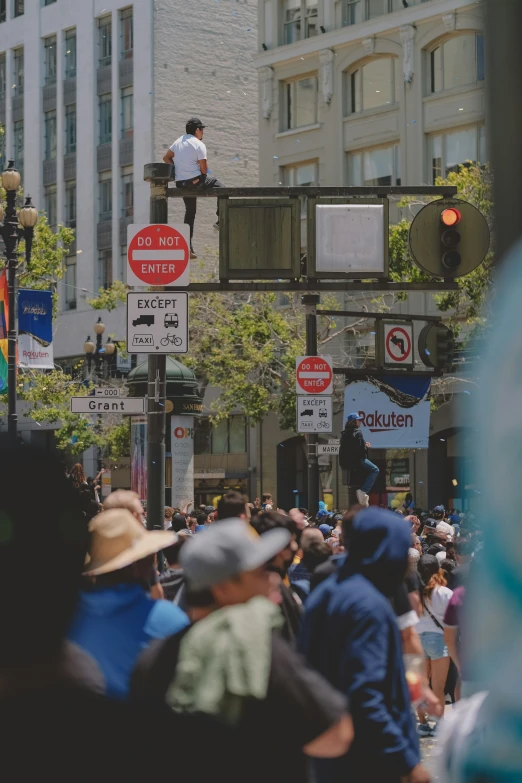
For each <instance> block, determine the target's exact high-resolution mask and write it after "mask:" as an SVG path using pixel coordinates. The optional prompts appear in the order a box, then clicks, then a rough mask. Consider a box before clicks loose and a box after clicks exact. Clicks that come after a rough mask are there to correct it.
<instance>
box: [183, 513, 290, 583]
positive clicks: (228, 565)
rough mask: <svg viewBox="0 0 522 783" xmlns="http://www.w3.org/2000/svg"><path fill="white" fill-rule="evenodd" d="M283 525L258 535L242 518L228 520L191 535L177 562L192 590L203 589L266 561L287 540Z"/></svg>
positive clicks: (288, 535) (287, 542) (281, 547)
mask: <svg viewBox="0 0 522 783" xmlns="http://www.w3.org/2000/svg"><path fill="white" fill-rule="evenodd" d="M291 538H292V535H291V533H290V531H288V530H286V529H285V528H275V529H274V530H268V531H267V532H266V533H264V534H263V535H262V536H258V535H257V533H256V532H255V530H254V529H253V528H251V527H250V526H249V525H248V523H247V522H245V520H244V519H227V520H225V521H224V522H218V523H217V524H214V525H211V526H210V527H209V528H208V530H207V531H206V532H205V535H203V536H194V538H193V539H191V541H189V542H188V543H187V545H186V546H184V547H183V549H182V550H181V552H180V564H181V566H182V567H183V569H184V571H185V576H186V577H187V582H188V585H189V587H190V589H191V590H205V589H207V588H209V587H212V586H213V585H217V584H219V583H220V582H225V581H226V580H227V579H231V578H232V577H233V576H237V575H238V574H241V573H244V572H245V571H253V570H254V569H255V568H259V566H262V565H263V563H268V561H269V560H271V559H272V558H273V557H275V555H277V553H278V552H281V550H282V549H284V548H285V547H286V546H287V545H288V544H289V542H290V539H291Z"/></svg>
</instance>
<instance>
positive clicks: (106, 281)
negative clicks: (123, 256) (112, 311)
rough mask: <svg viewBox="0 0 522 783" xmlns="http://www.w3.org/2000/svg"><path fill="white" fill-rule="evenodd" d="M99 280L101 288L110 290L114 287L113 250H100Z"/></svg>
mask: <svg viewBox="0 0 522 783" xmlns="http://www.w3.org/2000/svg"><path fill="white" fill-rule="evenodd" d="M98 278H99V283H100V288H104V289H107V288H110V287H111V285H112V248H107V249H106V250H98Z"/></svg>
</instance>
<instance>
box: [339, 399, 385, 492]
mask: <svg viewBox="0 0 522 783" xmlns="http://www.w3.org/2000/svg"><path fill="white" fill-rule="evenodd" d="M362 418H363V417H362V416H359V414H358V413H349V414H348V418H347V419H346V424H345V427H344V430H343V431H342V433H341V445H340V447H339V465H340V466H341V468H342V470H349V471H350V473H351V481H356V483H357V486H359V489H358V490H357V502H358V503H359V504H360V505H361V506H363V507H364V506H368V505H369V502H370V498H369V493H370V492H371V491H372V489H373V485H374V484H375V482H376V481H377V477H378V475H379V468H378V467H377V465H374V464H373V462H370V460H369V459H368V449H369V448H370V444H369V443H367V442H365V440H364V437H363V434H362V432H361V430H360V422H361V420H362Z"/></svg>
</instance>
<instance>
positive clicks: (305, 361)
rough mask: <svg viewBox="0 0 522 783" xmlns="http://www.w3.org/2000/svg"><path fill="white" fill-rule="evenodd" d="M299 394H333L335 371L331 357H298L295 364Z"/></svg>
mask: <svg viewBox="0 0 522 783" xmlns="http://www.w3.org/2000/svg"><path fill="white" fill-rule="evenodd" d="M295 385H296V391H297V394H331V393H332V389H333V370H332V357H331V356H298V357H297V359H296V362H295Z"/></svg>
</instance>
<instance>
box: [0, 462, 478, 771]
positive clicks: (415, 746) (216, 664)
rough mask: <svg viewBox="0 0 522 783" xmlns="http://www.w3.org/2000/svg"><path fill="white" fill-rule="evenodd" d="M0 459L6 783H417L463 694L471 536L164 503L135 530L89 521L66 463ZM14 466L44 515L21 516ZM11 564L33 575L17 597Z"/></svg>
mask: <svg viewBox="0 0 522 783" xmlns="http://www.w3.org/2000/svg"><path fill="white" fill-rule="evenodd" d="M0 461H1V463H2V464H1V470H2V473H1V475H2V477H3V480H4V485H3V491H2V493H1V496H0V578H1V579H3V580H4V585H3V588H4V589H3V590H2V591H0V595H1V598H0V600H1V601H2V605H3V609H4V613H3V616H4V637H5V640H6V642H5V644H3V645H2V648H1V649H0V694H1V695H0V710H1V711H3V713H4V715H3V717H4V719H6V720H4V721H3V725H4V726H5V731H4V748H5V749H6V750H5V753H6V759H7V763H12V764H13V765H14V767H15V768H16V765H17V764H20V759H21V758H22V756H23V764H24V766H25V769H24V774H23V775H22V776H21V777H20V776H19V777H18V778H16V776H15V777H14V778H13V779H25V776H27V778H29V777H32V776H33V774H32V773H31V771H32V770H34V772H35V774H36V773H37V774H40V775H43V774H45V773H46V772H49V774H52V775H53V778H54V779H56V780H61V779H64V780H65V779H66V778H67V779H68V780H69V779H74V780H83V779H84V777H85V779H87V777H90V775H91V774H92V772H93V769H94V770H96V774H97V775H98V777H101V778H102V779H105V777H107V778H109V777H112V776H114V775H117V778H116V779H120V778H121V779H123V778H124V777H127V778H128V779H130V780H138V779H140V777H141V776H142V774H143V771H144V770H147V769H149V772H150V771H151V768H152V767H154V766H155V765H156V766H157V765H158V764H159V765H160V766H163V768H164V769H168V768H170V766H173V767H174V773H175V775H177V776H178V779H179V780H182V781H190V780H204V779H208V777H209V775H214V776H215V774H216V771H219V772H220V774H226V776H227V779H228V780H232V781H233V780H236V779H237V780H238V781H239V780H245V779H248V780H249V781H257V780H259V781H266V780H269V779H271V780H276V781H279V780H280V781H285V783H291V782H292V781H295V782H296V783H298V781H300V782H302V783H305V782H306V781H308V780H314V781H317V783H334V782H336V781H343V782H344V781H350V783H352V782H353V783H357V782H358V781H361V783H362V781H380V782H382V783H399V781H401V782H402V783H428V782H429V780H430V775H429V773H428V772H427V770H426V769H425V768H424V767H423V765H422V763H421V754H420V749H419V735H420V736H421V737H424V736H431V735H433V734H434V732H435V731H437V730H438V726H437V723H439V722H441V721H442V722H444V720H445V719H444V717H443V715H444V704H445V701H446V700H447V699H448V700H451V701H457V700H458V699H459V697H460V690H461V689H462V690H464V689H465V688H467V689H468V692H471V691H472V690H473V683H469V682H467V681H466V664H465V658H466V653H465V650H463V649H462V643H461V637H462V633H461V611H462V606H463V604H464V602H465V590H466V583H467V579H468V572H469V571H470V568H471V566H470V563H471V562H472V558H473V562H474V561H475V559H476V558H477V557H479V554H480V553H479V550H480V544H481V536H480V531H479V530H478V529H477V528H476V526H475V525H474V522H473V520H470V519H469V518H462V517H461V515H458V514H456V513H453V514H447V513H446V512H445V510H444V509H443V508H442V507H437V508H435V509H434V510H433V512H432V513H431V514H430V515H420V514H414V513H408V511H409V510H410V509H409V508H406V507H405V508H403V509H399V510H396V511H391V510H389V509H382V508H377V507H370V508H366V507H361V506H359V505H358V506H354V507H353V508H351V509H349V510H346V511H344V512H340V513H332V512H329V511H328V509H327V508H326V507H325V505H324V504H322V505H321V508H320V509H319V511H318V514H317V515H316V516H315V517H314V518H311V517H310V515H309V514H308V512H307V510H306V509H302V508H301V509H298V508H294V509H291V510H288V512H286V511H283V510H281V509H279V508H277V506H276V503H275V502H274V500H273V498H272V496H271V495H270V494H268V493H267V494H265V495H263V496H262V498H260V499H256V500H255V502H253V503H250V502H248V500H247V498H246V497H244V496H242V495H241V494H239V493H238V492H233V491H230V492H227V493H226V494H224V495H223V496H222V497H221V498H220V500H219V502H217V504H216V506H215V507H213V506H205V507H202V508H198V509H196V510H190V504H189V505H188V506H187V507H186V508H184V509H172V508H166V509H165V524H164V530H153V531H150V530H147V528H146V525H145V524H144V513H143V508H142V504H141V502H140V500H139V498H138V496H137V495H136V494H135V493H132V492H127V491H116V492H113V493H112V494H111V495H109V497H108V498H106V499H105V501H104V503H103V506H102V507H98V505H97V500H96V498H94V497H92V495H91V497H90V501H89V503H87V502H86V499H87V494H88V493H92V489H90V488H89V484H88V482H87V481H86V480H85V481H84V480H83V479H84V477H83V472H81V473H80V471H79V470H78V468H77V467H76V466H75V468H74V469H73V470H71V471H70V474H69V475H68V476H65V475H64V471H63V467H61V466H60V465H58V464H55V463H54V462H53V461H52V460H49V458H48V457H42V456H41V455H40V454H37V453H35V452H33V451H32V450H30V449H28V448H27V447H25V448H21V447H20V448H19V449H10V450H9V451H8V452H6V451H2V450H0ZM27 471H30V475H31V476H32V486H33V489H34V492H35V493H36V494H35V496H36V497H38V498H39V502H40V507H41V509H42V510H41V513H39V514H38V515H37V516H36V517H34V516H32V515H30V517H29V519H28V518H27V514H25V513H24V508H23V504H22V503H20V497H21V496H22V495H21V494H20V493H21V492H23V481H24V476H26V475H27ZM97 478H99V477H97ZM92 503H94V504H96V505H97V508H96V513H95V514H92V513H91V512H92V511H93V510H94V507H93V506H92ZM407 505H408V506H409V505H411V503H410V504H407ZM457 519H458V521H457ZM160 562H161V568H160ZM22 563H23V564H26V565H27V564H30V567H31V568H32V569H34V570H35V571H36V573H34V572H33V579H31V580H28V579H24V580H22V584H20V578H19V577H20V573H21V571H20V565H21V564H22ZM44 564H45V565H44ZM22 573H23V571H22ZM35 577H36V580H35ZM35 581H36V583H35ZM419 661H420V664H419ZM424 661H425V663H424ZM450 661H451V663H450ZM461 679H462V683H461ZM430 686H431V687H430ZM8 716H9V719H8V720H7V718H8ZM34 735H37V739H36V742H35V743H33V748H32V751H33V752H32V753H31V754H30V755H27V754H25V755H24V754H23V744H24V741H25V740H26V738H27V737H28V736H31V741H32V742H33V738H34ZM169 743H170V744H169ZM171 749H174V754H173V755H172V756H171V755H170V753H171ZM20 754H22V755H20ZM71 765H72V766H73V767H74V769H75V772H74V773H73V774H71V772H70V770H71ZM84 765H85V767H84ZM98 769H99V770H100V771H99V773H98V771H97V770H98ZM26 773H27V774H26Z"/></svg>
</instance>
